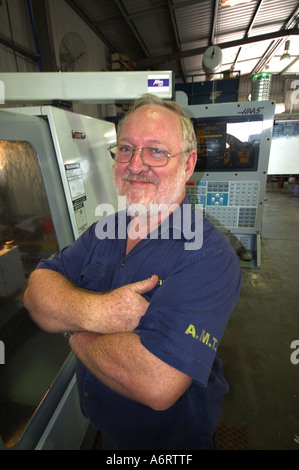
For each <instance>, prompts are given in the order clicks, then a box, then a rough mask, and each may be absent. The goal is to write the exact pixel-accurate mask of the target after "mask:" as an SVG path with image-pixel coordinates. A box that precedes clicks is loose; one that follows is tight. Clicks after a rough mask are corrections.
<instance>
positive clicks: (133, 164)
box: [129, 149, 149, 172]
mask: <svg viewBox="0 0 299 470" xmlns="http://www.w3.org/2000/svg"><path fill="white" fill-rule="evenodd" d="M129 167H130V170H131V171H132V170H133V171H136V172H140V171H145V170H148V169H149V166H148V165H146V164H145V163H144V162H143V159H142V150H141V149H136V150H135V151H134V154H133V157H132V158H131V160H130V162H129Z"/></svg>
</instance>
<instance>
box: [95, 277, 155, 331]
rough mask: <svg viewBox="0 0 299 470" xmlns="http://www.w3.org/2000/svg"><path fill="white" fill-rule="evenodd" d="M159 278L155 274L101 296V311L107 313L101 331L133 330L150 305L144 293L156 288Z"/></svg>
mask: <svg viewBox="0 0 299 470" xmlns="http://www.w3.org/2000/svg"><path fill="white" fill-rule="evenodd" d="M158 280H159V278H158V276H157V275H153V276H152V277H151V278H149V279H144V280H143V281H139V282H135V283H133V284H127V285H125V286H123V287H119V288H118V289H115V290H113V291H111V292H109V293H107V294H103V295H102V296H100V298H99V302H100V303H101V311H102V309H104V310H105V312H104V313H103V315H105V325H106V328H103V325H101V328H100V329H101V331H99V333H119V332H129V331H133V330H134V328H136V326H137V325H138V323H139V321H140V318H141V317H142V316H143V315H144V314H145V312H146V310H147V307H148V305H149V302H148V301H147V300H146V299H145V297H144V296H143V295H142V294H146V293H147V292H149V291H151V290H152V289H154V287H155V286H156V285H157V282H158ZM101 323H103V322H102V321H101Z"/></svg>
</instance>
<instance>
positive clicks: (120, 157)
mask: <svg viewBox="0 0 299 470" xmlns="http://www.w3.org/2000/svg"><path fill="white" fill-rule="evenodd" d="M108 150H110V153H111V157H112V158H113V160H115V161H116V162H119V163H128V162H129V161H130V160H131V158H132V157H133V155H134V153H135V152H136V150H140V154H141V158H142V161H143V163H144V164H145V165H148V166H165V165H167V163H168V159H169V158H171V157H176V156H177V155H181V154H182V153H186V152H187V150H184V151H182V152H179V153H174V154H173V155H170V153H168V152H166V150H162V149H157V148H153V147H142V148H140V149H137V148H135V147H132V146H131V145H119V144H114V145H110V147H108Z"/></svg>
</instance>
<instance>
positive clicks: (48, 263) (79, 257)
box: [36, 225, 94, 284]
mask: <svg viewBox="0 0 299 470" xmlns="http://www.w3.org/2000/svg"><path fill="white" fill-rule="evenodd" d="M93 239H94V226H93V225H92V226H91V227H89V228H88V229H87V230H86V231H85V232H84V233H83V234H82V235H81V236H80V237H79V238H78V239H77V240H76V241H75V242H74V243H72V244H71V245H69V246H67V247H65V248H63V249H62V250H61V251H59V252H57V253H55V254H54V255H52V256H51V257H50V258H48V259H42V260H41V261H40V262H39V263H38V265H37V268H36V269H50V270H52V271H57V272H59V273H60V274H63V275H64V276H65V277H67V278H68V279H70V280H71V281H73V282H74V283H76V284H79V282H80V273H81V270H82V266H83V264H84V262H85V259H86V256H87V253H88V251H89V250H90V247H91V245H92V243H93Z"/></svg>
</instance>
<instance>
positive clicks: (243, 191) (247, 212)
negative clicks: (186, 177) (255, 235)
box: [186, 181, 260, 228]
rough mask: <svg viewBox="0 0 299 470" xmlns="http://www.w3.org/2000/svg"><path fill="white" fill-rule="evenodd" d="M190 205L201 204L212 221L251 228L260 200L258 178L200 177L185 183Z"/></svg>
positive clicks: (227, 226) (218, 224)
mask: <svg viewBox="0 0 299 470" xmlns="http://www.w3.org/2000/svg"><path fill="white" fill-rule="evenodd" d="M186 191H187V195H188V198H189V202H190V204H191V205H193V206H195V204H200V205H201V207H202V208H203V210H204V213H205V215H206V217H207V218H209V219H210V220H211V221H212V222H213V223H214V225H216V226H220V227H221V226H222V227H226V228H234V227H238V228H246V227H247V228H254V227H255V225H256V216H257V207H258V203H259V191H260V183H259V181H209V182H206V181H202V182H191V183H188V184H187V186H186Z"/></svg>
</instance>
